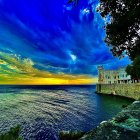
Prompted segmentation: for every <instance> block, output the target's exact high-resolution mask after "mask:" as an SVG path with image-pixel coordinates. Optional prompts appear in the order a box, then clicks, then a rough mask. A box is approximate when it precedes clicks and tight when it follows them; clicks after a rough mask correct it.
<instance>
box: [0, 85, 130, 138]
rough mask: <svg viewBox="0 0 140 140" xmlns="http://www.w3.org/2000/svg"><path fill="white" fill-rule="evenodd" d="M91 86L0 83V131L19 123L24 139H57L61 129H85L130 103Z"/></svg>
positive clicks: (109, 116)
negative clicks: (2, 84)
mask: <svg viewBox="0 0 140 140" xmlns="http://www.w3.org/2000/svg"><path fill="white" fill-rule="evenodd" d="M95 88H96V86H95V85H92V86H0V133H4V132H6V131H8V130H9V129H10V127H13V126H16V125H17V124H20V125H21V133H20V135H21V136H22V137H23V139H25V140H58V139H59V137H58V133H59V132H60V131H62V130H80V131H89V130H90V129H92V128H94V127H96V126H97V125H98V124H99V123H100V122H101V121H104V120H108V119H110V118H111V117H113V116H114V115H116V114H117V113H118V112H119V111H121V109H122V105H124V104H125V105H126V104H130V103H132V100H128V99H125V98H120V97H112V96H111V97H110V96H107V95H98V94H95Z"/></svg>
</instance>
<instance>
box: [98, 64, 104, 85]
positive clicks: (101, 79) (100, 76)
mask: <svg viewBox="0 0 140 140" xmlns="http://www.w3.org/2000/svg"><path fill="white" fill-rule="evenodd" d="M97 69H98V83H104V73H103V72H104V68H103V66H98V67H97Z"/></svg>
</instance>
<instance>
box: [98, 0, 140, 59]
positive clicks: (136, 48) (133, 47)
mask: <svg viewBox="0 0 140 140" xmlns="http://www.w3.org/2000/svg"><path fill="white" fill-rule="evenodd" d="M98 11H99V12H100V14H101V16H102V17H106V16H109V17H110V22H108V23H107V25H106V26H105V30H106V38H105V42H106V43H107V45H108V46H110V47H111V51H112V53H113V55H114V56H118V57H121V56H123V55H125V54H127V55H128V56H129V57H130V59H131V60H134V58H135V57H136V56H137V55H140V0H100V6H99V7H98Z"/></svg>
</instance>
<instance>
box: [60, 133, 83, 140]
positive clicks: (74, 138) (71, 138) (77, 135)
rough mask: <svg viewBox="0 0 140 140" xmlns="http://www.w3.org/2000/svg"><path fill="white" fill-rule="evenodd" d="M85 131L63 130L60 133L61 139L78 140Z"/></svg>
mask: <svg viewBox="0 0 140 140" xmlns="http://www.w3.org/2000/svg"><path fill="white" fill-rule="evenodd" d="M84 134H85V133H84V132H79V131H62V132H60V134H59V137H60V140H78V139H79V138H81V137H82V136H83V135H84Z"/></svg>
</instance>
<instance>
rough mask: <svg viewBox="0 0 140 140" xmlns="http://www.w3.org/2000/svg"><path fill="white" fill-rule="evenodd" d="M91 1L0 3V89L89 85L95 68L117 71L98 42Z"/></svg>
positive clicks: (100, 31)
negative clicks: (1, 87) (75, 3)
mask: <svg viewBox="0 0 140 140" xmlns="http://www.w3.org/2000/svg"><path fill="white" fill-rule="evenodd" d="M98 4H99V2H98V1H97V0H84V1H83V0H79V3H78V5H77V6H73V5H68V4H67V0H51V1H47V0H0V84H48V85H50V84H94V83H96V82H97V66H98V65H103V66H104V67H105V69H117V68H119V67H125V66H126V65H127V64H129V63H130V60H129V59H128V57H127V56H126V57H124V58H123V59H121V60H119V59H118V58H116V57H113V56H112V54H111V52H110V50H109V48H108V47H107V46H106V44H105V43H104V38H105V35H106V34H105V31H104V28H103V26H104V25H105V23H106V21H107V20H106V19H103V18H102V17H101V16H100V14H99V13H97V12H96V7H97V6H98Z"/></svg>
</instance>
